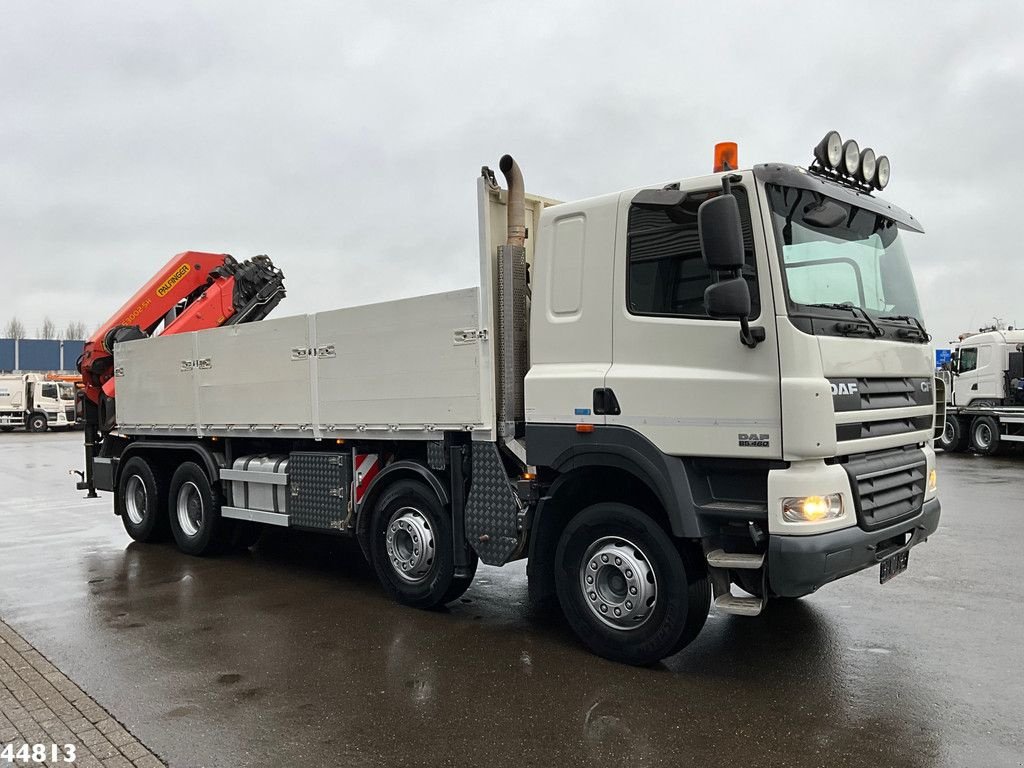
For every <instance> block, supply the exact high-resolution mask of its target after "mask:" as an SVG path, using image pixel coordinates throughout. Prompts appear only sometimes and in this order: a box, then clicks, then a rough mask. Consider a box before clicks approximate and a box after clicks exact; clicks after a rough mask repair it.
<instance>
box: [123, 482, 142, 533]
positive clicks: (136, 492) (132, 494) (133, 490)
mask: <svg viewBox="0 0 1024 768" xmlns="http://www.w3.org/2000/svg"><path fill="white" fill-rule="evenodd" d="M124 508H125V512H127V513H128V519H129V520H131V521H132V524H133V525H141V524H142V521H143V519H145V517H146V485H145V483H143V482H142V478H141V477H139V476H138V475H132V476H131V477H129V478H128V482H127V484H126V485H125V489H124Z"/></svg>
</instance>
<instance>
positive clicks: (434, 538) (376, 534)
mask: <svg viewBox="0 0 1024 768" xmlns="http://www.w3.org/2000/svg"><path fill="white" fill-rule="evenodd" d="M370 526H371V530H370V534H371V539H370V561H371V562H372V563H373V569H374V571H375V572H376V573H377V578H378V579H379V580H380V583H381V585H382V586H383V587H384V589H385V590H386V591H387V593H388V594H389V595H391V597H393V598H394V599H395V600H397V601H398V602H399V603H403V604H404V605H411V606H414V607H416V608H438V607H440V606H442V605H444V604H445V603H448V602H451V601H452V600H454V599H456V598H457V597H458V596H459V595H461V594H462V593H463V592H465V591H466V589H467V588H468V587H469V584H470V582H471V581H472V579H473V576H472V574H473V573H474V572H475V571H476V556H475V555H471V565H472V567H471V568H470V575H469V577H468V578H467V577H461V578H456V577H455V566H454V554H453V545H452V524H451V518H450V516H449V515H448V514H447V512H446V510H445V509H444V508H443V507H442V506H441V502H440V501H439V500H438V498H437V496H436V495H435V494H434V493H433V491H431V490H430V489H429V488H428V487H427V486H425V485H424V484H423V483H420V482H417V481H415V480H399V481H397V482H395V483H394V484H392V485H391V486H390V487H388V488H387V489H386V490H385V491H384V492H383V493H382V494H381V496H380V499H379V500H378V501H377V504H376V506H375V507H374V510H373V518H372V520H371V523H370Z"/></svg>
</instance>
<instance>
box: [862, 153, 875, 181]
mask: <svg viewBox="0 0 1024 768" xmlns="http://www.w3.org/2000/svg"><path fill="white" fill-rule="evenodd" d="M859 176H860V180H861V181H863V182H864V183H865V184H871V185H873V184H874V181H875V150H873V149H870V148H868V149H865V150H864V151H862V152H861V153H860V174H859Z"/></svg>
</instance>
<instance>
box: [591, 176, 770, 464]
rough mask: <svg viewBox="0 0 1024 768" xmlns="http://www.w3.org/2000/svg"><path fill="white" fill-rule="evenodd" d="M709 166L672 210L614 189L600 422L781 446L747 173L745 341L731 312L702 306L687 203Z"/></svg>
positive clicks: (732, 449) (741, 189)
mask: <svg viewBox="0 0 1024 768" xmlns="http://www.w3.org/2000/svg"><path fill="white" fill-rule="evenodd" d="M721 189H722V187H721V180H720V178H719V177H705V178H703V179H697V180H693V181H692V182H687V183H684V184H683V185H682V187H681V191H684V192H686V193H687V195H686V198H685V199H684V201H683V202H682V203H681V204H680V205H679V206H677V207H676V208H673V209H671V210H665V209H650V208H645V207H643V206H638V205H634V204H633V203H632V200H633V197H634V196H635V193H629V192H627V193H623V195H621V196H620V199H619V226H618V238H617V244H616V260H615V281H614V298H613V306H614V320H613V334H612V335H613V350H612V365H611V367H610V368H609V370H608V373H607V374H606V377H605V386H606V387H607V388H609V389H611V390H612V392H613V393H614V395H615V397H616V399H617V400H618V403H619V409H620V411H621V413H620V414H619V415H616V416H612V415H609V416H608V417H607V423H608V424H620V425H624V426H628V427H631V428H633V429H635V430H637V431H639V432H641V433H642V434H643V435H645V436H646V437H647V438H648V439H649V440H651V441H652V442H653V443H654V444H655V445H656V446H657V447H658V448H660V449H661V451H662V452H664V453H668V454H675V455H697V456H723V457H736V456H742V457H752V458H755V457H756V458H774V457H779V456H781V455H782V426H781V401H780V393H779V353H778V343H777V338H776V329H775V322H774V305H773V302H772V296H771V279H770V277H769V263H768V249H767V246H766V243H765V241H764V234H763V233H764V228H763V227H762V225H761V219H760V213H759V210H760V207H759V205H758V203H757V192H756V186H755V183H754V179H753V175H752V174H751V173H746V174H743V175H742V181H741V182H740V183H738V184H734V185H733V191H734V193H735V194H736V197H737V202H738V203H739V207H740V214H741V219H742V223H743V235H744V243H745V246H746V249H745V250H746V266H745V268H744V270H743V273H744V277H745V278H746V280H747V283H748V285H749V286H750V289H751V303H752V311H751V327H754V328H761V329H763V330H764V336H765V338H764V341H762V342H761V343H760V344H758V345H757V347H755V348H754V349H750V348H748V347H745V346H744V345H743V344H742V343H741V342H740V328H739V323H738V322H737V321H736V320H717V319H711V318H710V317H708V316H707V313H706V311H705V309H704V289H705V288H707V286H708V285H710V284H711V283H712V281H713V279H714V278H713V277H712V275H711V273H710V272H709V271H708V269H707V267H706V266H705V265H704V261H703V258H702V255H701V251H700V240H699V237H698V234H697V208H698V207H699V206H700V203H701V202H703V201H704V200H706V199H708V198H709V197H710V196H712V195H715V194H720V193H721Z"/></svg>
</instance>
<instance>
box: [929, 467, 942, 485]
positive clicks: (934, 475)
mask: <svg viewBox="0 0 1024 768" xmlns="http://www.w3.org/2000/svg"><path fill="white" fill-rule="evenodd" d="M938 487H939V471H938V470H937V469H935V468H934V467H933V468H932V471H931V472H929V473H928V490H929V491H934V490H935V489H936V488H938Z"/></svg>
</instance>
